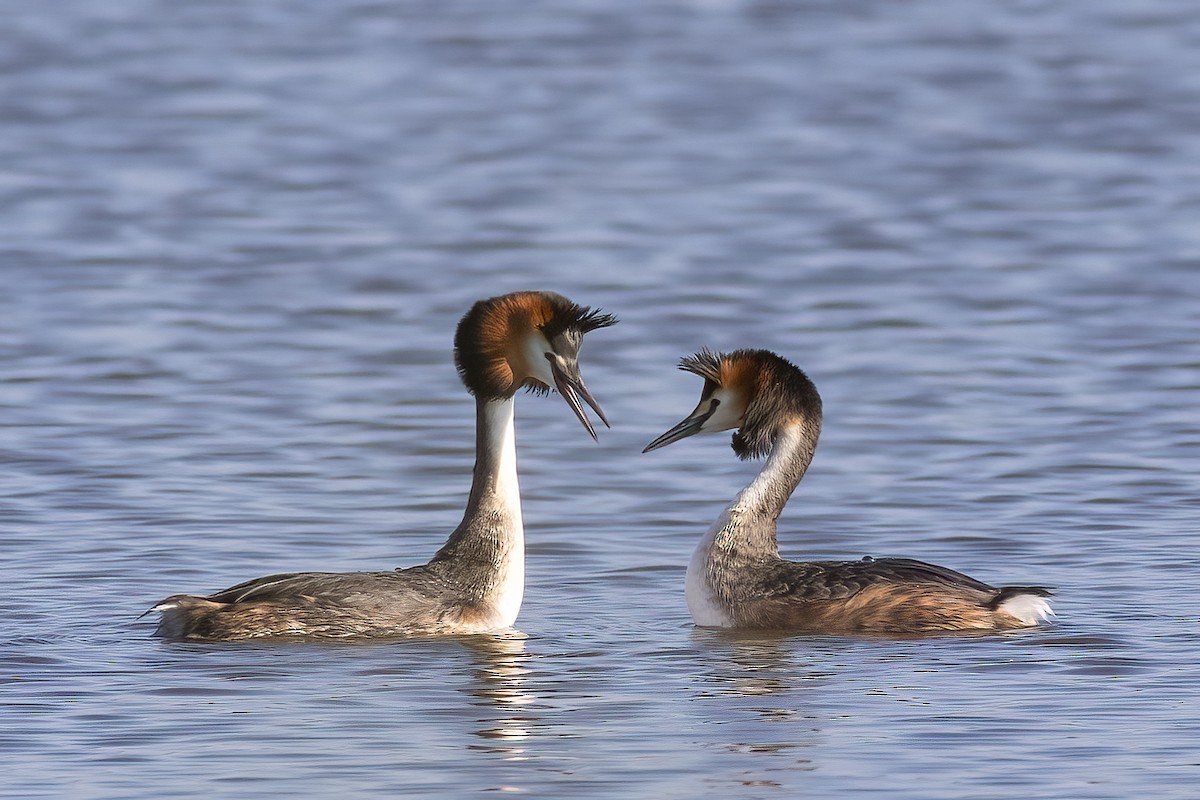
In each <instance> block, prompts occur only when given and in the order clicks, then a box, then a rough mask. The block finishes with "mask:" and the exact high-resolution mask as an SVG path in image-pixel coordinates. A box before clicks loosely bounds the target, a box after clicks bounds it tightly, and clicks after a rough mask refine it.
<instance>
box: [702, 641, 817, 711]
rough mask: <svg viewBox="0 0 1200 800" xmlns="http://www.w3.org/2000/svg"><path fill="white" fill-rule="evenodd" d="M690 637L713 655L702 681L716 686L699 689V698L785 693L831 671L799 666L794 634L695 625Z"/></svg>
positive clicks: (810, 666)
mask: <svg viewBox="0 0 1200 800" xmlns="http://www.w3.org/2000/svg"><path fill="white" fill-rule="evenodd" d="M692 639H693V641H694V642H696V643H697V644H698V645H700V646H702V647H703V648H704V649H705V650H706V651H707V652H708V653H709V654H710V655H711V656H712V659H711V661H710V665H711V667H712V671H711V673H710V674H708V675H705V676H703V680H704V681H705V682H707V683H710V684H713V685H714V686H715V687H716V688H712V689H705V690H702V691H701V692H700V696H702V697H703V696H719V695H736V696H741V697H755V696H761V695H773V694H784V693H787V692H791V691H792V690H794V689H796V688H797V687H798V686H799V685H801V684H803V683H809V682H813V681H820V680H822V679H825V678H827V677H829V675H830V674H831V673H830V672H829V670H827V669H818V668H816V667H815V666H813V665H811V664H810V665H807V666H804V667H798V666H797V664H796V661H795V651H796V640H795V638H794V637H788V636H786V635H781V634H772V633H768V632H759V631H717V630H706V629H703V628H697V629H696V630H695V631H693V632H692ZM810 652H811V651H810Z"/></svg>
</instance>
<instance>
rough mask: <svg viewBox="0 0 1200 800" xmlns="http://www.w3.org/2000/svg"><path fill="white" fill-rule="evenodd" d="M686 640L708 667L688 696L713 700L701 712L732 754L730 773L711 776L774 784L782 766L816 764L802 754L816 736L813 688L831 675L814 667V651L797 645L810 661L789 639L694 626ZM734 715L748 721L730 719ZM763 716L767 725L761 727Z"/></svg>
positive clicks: (816, 689)
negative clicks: (716, 725) (722, 733)
mask: <svg viewBox="0 0 1200 800" xmlns="http://www.w3.org/2000/svg"><path fill="white" fill-rule="evenodd" d="M692 640H693V642H694V643H695V644H696V645H697V646H699V647H701V648H703V650H704V654H705V656H706V658H705V663H706V664H707V665H708V667H709V668H708V670H707V671H706V672H705V673H703V674H701V675H700V676H698V677H699V680H700V687H699V688H698V690H697V691H696V693H695V697H697V698H699V699H702V700H705V701H712V702H717V703H719V706H717V710H716V713H713V712H711V711H710V712H709V713H708V714H707V716H708V717H710V718H712V719H714V720H719V721H720V722H721V723H723V724H724V725H726V727H724V728H723V729H722V730H726V731H728V735H727V736H726V737H725V738H724V740H723V741H720V742H717V743H715V745H716V748H717V749H718V751H719V752H721V753H723V754H724V755H726V756H729V757H732V758H733V759H734V760H733V762H731V763H732V765H733V767H734V772H732V773H730V774H727V775H725V776H717V777H714V778H713V780H715V781H716V782H717V783H722V782H725V781H728V782H730V783H732V784H736V785H738V786H742V787H746V786H752V787H762V786H770V787H774V786H779V785H781V784H780V783H779V778H780V777H781V773H783V772H797V771H799V772H807V771H811V770H814V769H816V765H815V764H814V762H813V760H812V759H810V758H807V753H808V752H809V749H810V748H811V747H813V746H814V745H815V744H816V743H817V740H818V737H819V735H820V727H819V725H818V722H819V719H820V715H819V714H818V713H817V710H816V709H817V707H818V706H820V705H821V700H820V696H819V690H820V688H821V687H822V686H823V685H824V684H825V683H826V681H827V679H828V678H829V677H830V676H831V674H832V672H831V671H830V670H828V669H824V668H820V667H818V666H816V665H817V664H820V663H823V662H824V661H825V659H823V658H821V655H820V652H819V650H814V649H809V648H804V649H803V651H802V652H805V653H807V654H810V655H813V656H814V660H813V661H812V662H810V663H809V664H803V663H801V662H800V661H799V660H798V659H797V657H796V655H797V650H798V649H800V648H799V646H798V645H797V641H796V639H795V637H788V636H783V635H779V634H771V633H766V632H745V631H715V630H704V629H696V630H695V631H693V632H692ZM739 717H742V718H747V721H748V723H749V726H748V727H747V726H743V725H739V724H737V723H738V722H739V721H740V720H739ZM764 722H766V723H772V727H766V728H765V727H762V725H761V723H764ZM779 725H783V726H784V727H778V726H779ZM747 759H748V761H747Z"/></svg>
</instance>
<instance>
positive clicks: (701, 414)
mask: <svg viewBox="0 0 1200 800" xmlns="http://www.w3.org/2000/svg"><path fill="white" fill-rule="evenodd" d="M719 405H721V401H720V400H718V399H717V398H715V397H712V398H709V399H708V400H701V401H700V405H698V406H696V410H695V411H693V412H692V413H691V414H690V415H688V416H687V417H686V418H685V419H684V420H683V421H682V422H680V423H679V424H678V425H676V426H675V427H674V428H671V430H669V431H667V432H666V433H664V434H663V435H662V436H660V437H658V438H657V439H655V440H654V441H653V442H651V443H650V444H648V445H646V449H645V450H643V451H642V452H643V453H649V452H650V451H651V450H657V449H658V448H660V447H666V446H667V445H669V444H671V443H672V442H678V441H679V440H680V439H686V438H687V437H689V436H692V435H694V434H697V433H699V432H700V429H701V428H702V427H704V423H706V422H708V418H709V417H711V416H712V415H713V414H715V413H716V411H717V406H719ZM706 406H707V410H705V407H706Z"/></svg>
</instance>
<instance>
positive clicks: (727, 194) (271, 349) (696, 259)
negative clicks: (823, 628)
mask: <svg viewBox="0 0 1200 800" xmlns="http://www.w3.org/2000/svg"><path fill="white" fill-rule="evenodd" d="M0 5H2V6H3V9H4V18H5V23H4V26H3V31H2V32H0V121H2V123H3V124H2V127H0V209H3V213H2V214H0V276H2V277H3V279H4V288H5V291H4V292H2V293H0V414H2V416H0V424H2V431H0V577H2V579H3V582H4V589H5V591H4V599H3V601H0V603H2V605H0V608H2V610H3V619H2V621H0V719H2V720H3V727H2V728H0V763H3V765H4V768H3V775H4V777H3V780H2V781H0V797H4V798H85V799H90V798H96V799H99V798H122V799H129V800H161V798H175V799H176V800H186V799H188V798H204V799H205V800H209V799H210V798H262V797H281V796H287V797H292V798H305V799H307V798H330V797H352V798H400V797H435V798H461V797H472V796H477V795H483V794H485V793H488V794H491V793H494V792H503V793H513V794H516V795H520V796H528V797H540V798H568V797H569V798H610V797H629V798H656V799H657V798H678V799H680V800H683V799H685V798H696V797H712V798H733V799H735V800H750V799H752V798H768V799H769V798H794V797H814V798H831V797H843V796H852V797H856V796H874V797H884V798H889V800H891V799H893V798H898V799H899V800H908V799H909V798H911V800H930V799H931V798H932V799H934V800H938V799H944V800H970V799H984V798H1023V799H1024V800H1037V799H1039V798H1045V799H1047V800H1050V799H1055V800H1057V799H1060V798H1071V799H1074V798H1088V799H1090V798H1112V799H1113V800H1127V799H1128V798H1133V797H1154V798H1158V799H1160V800H1161V799H1162V798H1181V799H1182V798H1194V797H1196V795H1197V788H1196V787H1197V784H1198V782H1200V666H1198V665H1200V591H1198V589H1200V560H1198V559H1197V539H1196V535H1195V534H1196V530H1197V527H1198V522H1200V481H1198V478H1197V475H1198V473H1200V413H1198V410H1200V348H1198V346H1197V342H1198V338H1200V224H1198V215H1200V14H1197V9H1196V6H1195V3H1194V2H1190V0H1141V2H1137V3H1129V2H1125V1H1123V0H1122V1H1118V0H1093V1H1092V2H1086V3H1082V2H1073V3H1072V2H1066V0H1016V1H1015V2H1007V3H985V2H976V1H975V0H966V1H965V2H964V0H916V1H915V2H909V3H894V2H885V0H861V1H860V0H853V1H850V2H840V3H831V2H815V1H809V0H797V1H796V2H785V1H784V0H763V2H749V1H747V2H741V1H740V0H691V1H690V2H688V1H686V0H677V1H675V2H659V1H658V0H650V1H649V2H643V1H641V0H617V2H602V1H601V0H579V2H569V3H552V2H548V0H531V1H530V2H521V3H510V2H486V1H485V0H464V1H463V2H454V3H448V2H434V1H433V0H429V1H428V2H405V3H394V4H393V3H382V2H378V1H377V0H346V1H345V2H333V3H331V2H315V0H288V1H287V2H283V1H282V0H262V2H254V3H245V2H232V1H228V2H227V1H225V0H214V2H205V3H176V2H168V0H109V2H105V3H95V2H84V0H60V1H59V2H55V3H45V2H34V0H4V1H3V2H0ZM527 288H537V289H552V290H555V291H559V292H562V293H564V294H566V295H567V296H569V297H570V298H571V299H573V300H575V301H577V302H579V303H582V304H586V305H593V306H600V307H602V308H604V309H605V310H607V311H611V312H614V313H616V314H617V315H619V316H620V317H621V318H622V322H621V324H620V325H617V326H616V327H614V328H611V329H606V330H602V331H598V332H596V333H595V334H592V335H590V336H589V337H588V341H587V344H586V346H585V348H584V351H583V354H582V366H583V374H584V377H585V378H586V380H587V383H588V386H589V387H590V389H591V390H592V393H593V394H594V395H595V396H596V398H597V400H598V401H599V402H600V403H601V405H602V406H603V407H604V409H605V411H606V413H607V414H608V417H609V418H610V420H611V421H612V423H613V428H612V430H604V429H602V430H601V431H600V432H599V433H600V440H599V442H598V443H594V442H592V441H591V440H590V439H589V438H588V436H587V435H586V433H585V432H584V431H583V430H582V429H581V427H580V426H579V423H578V421H577V420H575V418H574V417H573V416H572V414H571V413H570V411H569V409H568V408H567V407H566V406H565V405H564V404H563V402H562V400H561V399H560V398H558V397H557V396H551V397H537V396H533V395H528V396H525V395H523V396H521V397H520V398H519V399H518V407H517V426H518V431H517V434H518V458H519V468H520V474H521V482H522V490H523V497H524V514H525V528H526V536H527V541H528V562H527V570H528V580H527V591H526V598H525V604H524V607H523V609H522V613H521V616H520V619H519V621H518V629H517V631H514V632H513V633H512V634H511V635H508V636H503V637H476V638H467V639H444V640H412V641H399V642H386V643H380V642H376V643H360V644H345V643H343V644H304V643H290V644H279V643H254V644H239V645H198V644H176V643H169V642H164V641H161V640H159V639H157V638H155V637H154V636H153V630H154V622H155V620H154V619H152V618H151V617H146V618H143V619H139V618H138V616H139V614H141V613H142V612H143V611H144V610H146V609H147V608H148V607H149V606H151V605H152V604H154V603H155V602H156V601H158V600H160V599H161V598H163V597H165V596H166V595H169V594H173V593H176V592H194V593H206V592H211V591H214V590H217V589H221V588H224V587H226V586H229V585H232V584H234V583H237V582H239V581H242V580H245V579H248V578H253V577H257V576H260V575H266V574H269V573H274V572H284V571H296V570H336V571H351V570H379V569H389V568H392V567H398V566H408V565H412V564H417V563H422V562H424V561H426V560H427V559H428V558H429V557H430V556H431V555H432V554H433V552H434V551H435V550H436V549H437V548H438V547H439V546H440V544H441V543H442V542H443V541H444V539H445V537H446V535H447V534H448V533H449V532H450V530H452V529H453V527H454V526H455V525H456V524H457V523H458V521H459V518H460V515H461V509H462V507H463V505H464V504H465V500H466V495H467V489H468V486H469V484H470V471H471V463H472V458H473V453H474V434H473V421H474V406H473V402H472V400H471V399H470V398H469V397H468V395H467V394H466V392H465V391H464V390H463V388H462V386H461V384H460V383H459V380H458V377H457V375H456V373H455V370H454V366H453V362H452V359H451V343H452V336H453V331H454V327H455V325H456V324H457V322H458V319H459V317H460V316H461V315H462V314H463V312H465V311H466V309H467V308H468V307H469V306H470V305H471V303H472V302H473V301H474V300H476V299H478V298H482V297H487V296H490V295H494V294H498V293H502V292H507V291H512V290H515V289H527ZM701 347H709V348H713V349H717V350H728V349H734V348H738V347H766V348H770V349H773V350H776V351H778V352H779V353H781V354H782V355H784V356H786V357H787V358H789V359H791V360H792V361H794V362H795V363H797V364H798V365H799V366H801V367H802V368H804V369H805V370H806V371H807V372H808V374H809V375H810V376H811V377H812V378H813V380H814V381H815V382H816V384H817V386H818V388H819V389H820V390H821V393H822V395H823V397H824V401H825V412H826V416H825V426H824V434H823V438H822V441H821V446H820V448H819V449H818V451H817V455H816V460H815V462H814V464H813V466H812V469H811V470H810V471H809V473H808V476H807V477H806V479H805V481H804V483H803V484H802V485H801V487H800V489H799V490H798V491H797V493H796V494H795V496H794V497H793V500H792V503H791V505H790V506H789V507H788V509H787V511H786V512H785V514H784V517H783V519H782V520H781V525H780V540H781V541H780V544H781V549H782V551H783V553H784V554H785V555H787V556H789V557H792V558H797V559H799V558H859V557H861V556H863V555H865V554H871V555H874V556H877V557H878V556H907V557H912V558H919V559H922V560H926V561H931V562H934V563H938V564H943V565H945V566H948V567H952V568H955V569H958V570H962V571H964V572H967V573H968V574H970V575H972V576H974V577H976V578H979V579H981V580H985V581H988V582H991V583H995V584H1004V583H1013V584H1045V585H1049V586H1053V587H1055V590H1056V598H1055V610H1056V611H1057V613H1058V619H1057V620H1056V621H1055V622H1054V623H1053V624H1052V625H1050V626H1047V627H1044V628H1040V629H1037V630H1031V631H1025V632H1020V633H1015V634H1009V635H1000V636H993V637H969V638H968V637H959V638H942V639H927V640H915V641H914V640H908V641H891V640H879V639H853V638H837V637H820V636H763V635H732V634H729V633H721V632H716V631H711V630H704V629H697V628H695V627H694V626H693V625H692V624H691V620H690V617H689V616H688V612H687V608H686V606H685V604H684V599H683V578H684V568H685V565H686V564H687V561H688V558H689V556H690V554H691V551H692V548H693V547H694V545H695V542H696V541H697V539H698V538H699V537H700V535H701V534H702V533H703V531H704V530H705V529H706V528H707V527H708V525H709V524H710V522H711V521H712V520H713V519H714V518H715V517H716V516H717V514H718V513H719V512H720V510H721V509H722V508H723V507H724V506H725V504H726V503H728V501H729V500H730V499H731V498H732V497H733V495H734V494H735V493H736V492H737V491H738V490H739V489H740V488H741V487H742V486H743V485H744V484H745V483H746V482H748V481H749V480H750V478H751V477H752V476H753V474H754V473H755V471H756V470H757V469H758V467H759V463H743V462H739V461H738V460H737V459H736V458H735V457H734V455H733V453H732V452H731V451H730V449H729V447H728V437H727V436H709V437H696V438H694V439H689V440H687V441H686V442H682V443H680V444H677V445H674V446H672V447H670V448H668V449H666V450H663V451H661V452H655V453H652V454H649V455H642V454H641V453H640V451H641V449H642V447H643V446H644V445H645V444H646V443H647V442H648V441H650V440H651V439H652V438H653V437H655V436H656V435H658V434H659V433H662V432H663V431H664V430H666V429H667V428H668V427H670V426H671V425H673V424H674V423H675V422H677V421H678V420H679V419H681V418H682V417H683V416H684V415H685V414H686V413H688V412H689V411H690V410H691V409H692V407H693V406H694V404H695V402H696V400H697V398H698V397H699V392H700V385H701V382H700V381H699V379H697V378H696V377H695V376H691V375H686V374H683V373H680V372H678V371H676V370H675V368H674V365H675V363H676V362H677V360H678V359H679V357H680V356H683V355H686V354H688V353H691V352H694V351H696V350H698V349H700V348H701Z"/></svg>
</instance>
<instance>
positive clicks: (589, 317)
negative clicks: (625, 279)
mask: <svg viewBox="0 0 1200 800" xmlns="http://www.w3.org/2000/svg"><path fill="white" fill-rule="evenodd" d="M616 321H617V318H616V317H615V316H613V315H612V314H605V313H603V312H601V311H600V310H599V309H591V308H588V307H587V306H580V305H576V304H575V303H572V302H571V301H570V300H568V299H567V298H565V297H563V296H562V295H561V294H556V293H554V292H512V293H511V294H504V295H500V296H498V297H490V298H488V299H487V300H480V301H479V302H477V303H476V304H475V305H473V306H471V310H470V311H468V312H467V313H466V315H465V316H464V317H463V318H462V321H461V322H459V323H458V330H457V331H456V332H455V334H454V363H455V364H456V365H457V367H458V374H459V376H460V377H461V378H462V381H463V383H464V384H466V387H467V390H468V391H469V392H471V394H473V395H475V396H476V397H482V398H494V399H501V398H508V397H512V396H513V395H514V394H515V393H516V391H517V390H518V389H520V388H522V387H524V388H526V389H530V390H532V391H535V392H548V391H550V389H551V388H552V387H553V388H556V389H558V392H559V394H561V395H562V396H563V399H564V400H566V401H567V405H569V406H570V407H571V410H572V411H574V412H575V416H577V417H579V421H580V422H582V423H583V427H584V428H586V429H587V432H588V433H590V434H591V436H592V438H593V439H595V438H596V431H595V430H594V429H593V428H592V424H591V423H590V422H589V421H588V418H587V415H586V414H585V413H584V410H583V405H582V404H581V403H580V398H582V399H583V401H584V402H586V403H587V404H588V405H589V406H591V407H592V410H593V411H595V412H596V415H597V416H598V417H600V420H601V421H602V422H603V423H604V424H605V425H608V420H607V419H606V418H605V416H604V412H603V411H601V410H600V405H599V404H598V403H597V402H596V400H595V399H594V398H593V397H592V395H591V393H590V392H589V391H588V390H587V387H586V386H585V385H584V383H583V378H582V376H581V375H580V374H579V348H580V346H581V345H582V344H583V336H584V334H586V333H589V332H590V331H594V330H596V329H597V328H606V327H608V326H609V325H613V324H615V323H616Z"/></svg>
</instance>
